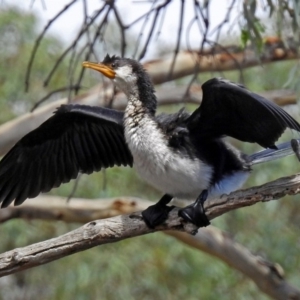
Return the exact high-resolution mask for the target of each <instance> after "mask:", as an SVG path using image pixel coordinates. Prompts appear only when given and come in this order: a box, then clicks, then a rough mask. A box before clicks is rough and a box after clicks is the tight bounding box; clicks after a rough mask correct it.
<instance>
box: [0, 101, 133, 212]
mask: <svg viewBox="0 0 300 300" xmlns="http://www.w3.org/2000/svg"><path fill="white" fill-rule="evenodd" d="M132 163H133V158H132V156H131V153H130V151H129V149H128V147H127V145H126V142H125V137H124V128H123V113H122V112H118V111H115V110H111V109H105V108H100V107H91V106H85V105H62V106H61V107H59V108H58V110H57V111H56V112H55V114H54V115H53V116H52V117H51V118H49V119H48V120H47V121H45V122H44V123H43V124H42V125H41V126H40V127H38V128H37V129H35V130H33V131H32V132H30V133H28V134H27V135H25V136H24V137H23V138H22V139H21V140H20V141H19V142H17V143H16V145H15V146H14V147H13V148H12V149H11V150H10V151H9V152H8V153H7V154H6V155H5V156H4V158H3V159H2V161H1V162H0V203H1V202H2V205H1V207H6V206H8V205H9V204H10V203H11V202H13V201H14V204H15V205H19V204H21V203H22V202H23V201H25V200H26V199H27V198H32V197H36V196H37V195H38V194H39V193H40V192H47V191H49V190H50V189H52V188H53V187H58V186H60V185H61V184H62V183H65V182H69V181H70V180H71V179H74V178H76V177H77V176H78V173H79V172H82V173H87V174H90V173H92V172H94V171H99V170H100V169H101V168H103V167H104V168H107V167H112V166H114V165H124V166H126V165H129V166H132Z"/></svg>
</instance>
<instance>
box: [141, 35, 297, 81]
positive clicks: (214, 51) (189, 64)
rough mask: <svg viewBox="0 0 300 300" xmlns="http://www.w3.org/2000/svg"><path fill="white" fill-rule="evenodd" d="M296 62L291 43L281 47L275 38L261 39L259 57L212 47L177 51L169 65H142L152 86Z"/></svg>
mask: <svg viewBox="0 0 300 300" xmlns="http://www.w3.org/2000/svg"><path fill="white" fill-rule="evenodd" d="M297 58H299V54H298V47H297V45H295V42H294V41H292V40H289V41H286V42H285V43H284V42H283V41H282V40H281V39H280V38H278V37H269V38H266V39H265V43H264V45H263V48H262V49H261V55H260V56H259V57H258V55H257V52H256V51H255V50H254V49H253V48H252V47H251V46H249V47H246V48H245V49H242V48H241V47H237V46H232V45H230V46H224V47H222V46H215V47H212V48H211V49H208V50H203V51H201V52H199V51H196V50H191V51H181V52H179V53H178V54H177V57H176V61H175V63H174V66H173V68H172V73H171V74H170V69H171V66H172V64H173V56H172V55H169V56H168V57H166V58H164V59H156V60H153V61H150V62H147V63H145V68H146V69H147V70H148V72H149V73H150V74H151V78H152V81H153V82H154V84H160V83H163V82H166V81H172V80H175V79H178V78H181V77H184V76H187V75H192V74H195V73H204V72H214V71H229V70H242V69H245V68H249V67H253V66H258V65H263V64H267V63H272V62H274V61H281V60H291V59H297Z"/></svg>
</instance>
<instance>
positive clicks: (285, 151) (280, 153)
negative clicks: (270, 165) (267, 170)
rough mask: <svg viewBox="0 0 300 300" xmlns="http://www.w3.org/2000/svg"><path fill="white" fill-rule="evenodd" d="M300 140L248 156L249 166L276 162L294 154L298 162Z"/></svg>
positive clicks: (299, 157)
mask: <svg viewBox="0 0 300 300" xmlns="http://www.w3.org/2000/svg"><path fill="white" fill-rule="evenodd" d="M299 145H300V139H299V140H298V139H292V140H291V141H290V142H286V143H282V144H280V145H278V146H277V149H266V150H262V151H259V152H256V153H254V154H252V155H249V157H248V158H249V160H250V164H251V165H256V164H260V163H264V162H267V161H271V160H276V159H279V158H282V157H285V156H289V155H293V154H296V156H297V157H298V159H299V160H300V146H299Z"/></svg>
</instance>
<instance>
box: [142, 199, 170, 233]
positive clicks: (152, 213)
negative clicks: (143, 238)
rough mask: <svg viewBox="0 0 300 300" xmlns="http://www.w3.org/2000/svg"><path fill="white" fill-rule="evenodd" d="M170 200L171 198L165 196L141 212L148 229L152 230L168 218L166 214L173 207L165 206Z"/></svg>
mask: <svg viewBox="0 0 300 300" xmlns="http://www.w3.org/2000/svg"><path fill="white" fill-rule="evenodd" d="M172 199H173V196H171V195H169V194H165V195H163V196H162V198H161V199H160V200H159V201H158V202H157V203H156V204H154V205H151V206H149V207H148V208H147V209H145V210H144V211H143V212H142V216H143V219H144V221H145V223H146V224H147V226H148V227H150V228H154V227H155V226H158V225H160V224H162V223H163V222H164V221H165V220H166V219H167V218H168V214H169V212H170V211H171V210H172V209H173V208H174V206H167V204H168V203H169V202H170V201H171V200H172Z"/></svg>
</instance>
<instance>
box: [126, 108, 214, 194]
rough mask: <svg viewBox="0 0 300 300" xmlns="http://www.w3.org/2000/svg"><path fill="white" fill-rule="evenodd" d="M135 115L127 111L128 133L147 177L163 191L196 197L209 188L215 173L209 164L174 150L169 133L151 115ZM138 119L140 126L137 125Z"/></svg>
mask: <svg viewBox="0 0 300 300" xmlns="http://www.w3.org/2000/svg"><path fill="white" fill-rule="evenodd" d="M128 110H130V107H129V108H128ZM135 118H138V120H136V119H135ZM135 118H132V117H130V116H128V111H127V116H126V117H125V136H126V141H127V143H128V146H129V148H130V150H131V153H132V155H133V160H134V167H135V169H136V170H137V172H138V174H139V175H140V176H141V177H142V178H143V179H144V180H146V181H147V182H148V183H150V184H151V185H153V186H154V187H155V188H157V189H159V190H160V191H162V192H163V193H168V194H170V195H173V196H175V197H180V198H196V197H197V196H198V195H199V194H200V193H201V191H202V190H203V189H206V188H208V186H209V183H210V178H211V176H212V168H211V167H210V166H208V165H204V164H203V163H202V162H201V161H200V160H199V159H194V160H191V158H189V157H184V156H182V154H181V155H180V153H179V152H176V151H172V150H171V149H170V148H169V147H168V141H167V139H166V137H165V136H164V134H163V133H162V132H161V131H160V130H159V129H158V128H157V125H156V123H155V121H154V120H152V119H151V118H150V117H149V116H148V115H143V117H142V118H139V117H138V116H136V117H135ZM137 121H138V126H134V124H137Z"/></svg>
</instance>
